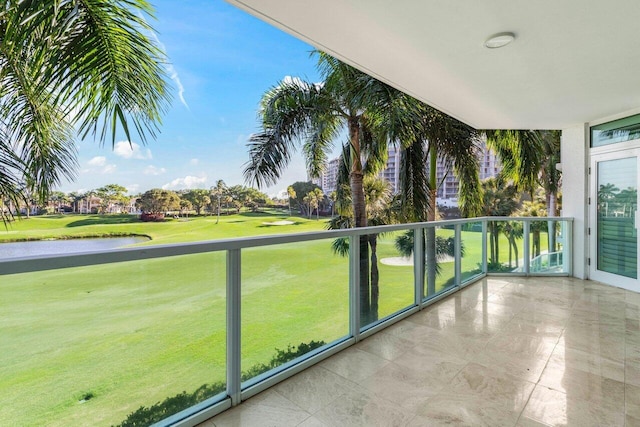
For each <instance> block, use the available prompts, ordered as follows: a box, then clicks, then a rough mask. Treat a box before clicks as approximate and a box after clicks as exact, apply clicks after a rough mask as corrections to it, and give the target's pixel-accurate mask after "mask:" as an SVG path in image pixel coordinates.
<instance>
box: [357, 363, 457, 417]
mask: <svg viewBox="0 0 640 427" xmlns="http://www.w3.org/2000/svg"><path fill="white" fill-rule="evenodd" d="M464 366H465V364H464V362H463V363H455V362H451V361H443V360H437V361H434V362H433V363H429V362H426V363H425V362H424V361H423V360H420V361H419V363H414V364H411V366H407V365H399V364H396V363H390V364H389V365H386V366H385V367H384V368H382V369H381V370H379V371H378V372H377V373H376V374H375V375H373V376H371V377H369V378H366V379H365V380H363V381H360V383H359V385H360V386H361V387H360V389H361V390H364V391H366V392H367V393H369V394H371V393H373V394H375V395H376V396H378V397H381V398H384V399H386V400H388V401H390V402H393V403H395V404H396V405H398V406H399V407H402V408H404V409H405V410H407V411H409V412H411V413H415V412H416V410H417V409H418V408H420V407H421V406H422V405H423V404H424V402H425V401H426V400H427V398H429V397H431V396H434V395H436V394H438V393H439V392H440V390H442V389H443V388H444V387H445V386H446V385H448V384H449V383H450V382H451V380H452V379H453V378H454V377H455V376H456V374H457V373H458V372H459V371H460V370H461V369H462V368H463V367H464Z"/></svg>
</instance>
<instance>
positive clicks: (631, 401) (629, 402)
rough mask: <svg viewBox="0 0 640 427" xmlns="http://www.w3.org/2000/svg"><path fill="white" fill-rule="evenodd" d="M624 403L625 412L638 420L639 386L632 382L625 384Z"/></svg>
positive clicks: (639, 412) (639, 410) (639, 404)
mask: <svg viewBox="0 0 640 427" xmlns="http://www.w3.org/2000/svg"><path fill="white" fill-rule="evenodd" d="M624 403H625V413H626V414H627V415H628V416H632V417H634V418H636V419H638V420H640V387H638V386H635V385H632V384H625V389H624ZM637 425H640V424H637Z"/></svg>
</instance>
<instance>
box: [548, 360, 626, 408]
mask: <svg viewBox="0 0 640 427" xmlns="http://www.w3.org/2000/svg"><path fill="white" fill-rule="evenodd" d="M539 384H540V385H543V386H546V387H548V388H551V389H553V390H558V391H561V392H563V393H565V394H567V395H570V396H572V397H576V398H579V399H583V400H587V401H589V402H592V403H594V404H597V405H601V404H604V403H611V402H610V401H611V400H614V401H616V402H620V401H623V400H624V393H625V390H624V383H623V382H621V381H616V380H613V379H611V378H606V377H603V376H600V375H597V374H592V373H589V372H585V371H582V370H580V369H573V368H571V367H570V366H562V365H557V364H551V363H550V364H548V365H547V367H546V368H545V370H544V371H543V372H542V376H541V377H540V382H539Z"/></svg>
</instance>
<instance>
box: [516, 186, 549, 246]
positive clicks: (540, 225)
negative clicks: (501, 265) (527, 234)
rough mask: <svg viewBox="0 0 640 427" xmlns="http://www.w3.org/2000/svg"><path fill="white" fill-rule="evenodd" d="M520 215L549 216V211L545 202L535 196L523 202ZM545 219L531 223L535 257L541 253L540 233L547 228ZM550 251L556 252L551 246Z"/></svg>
mask: <svg viewBox="0 0 640 427" xmlns="http://www.w3.org/2000/svg"><path fill="white" fill-rule="evenodd" d="M518 214H519V215H520V216H533V217H538V216H539V217H545V216H547V211H546V209H545V207H544V203H542V201H541V200H536V199H535V198H534V199H533V200H531V201H525V202H523V203H522V207H521V208H520V210H519V211H518ZM545 225H546V224H545V222H544V221H533V222H531V224H530V226H529V227H530V231H531V237H532V238H531V249H532V251H531V257H532V258H535V257H537V256H539V255H540V252H541V251H540V233H541V231H542V230H543V229H544V228H546V227H545ZM549 252H555V250H554V249H552V248H551V247H549Z"/></svg>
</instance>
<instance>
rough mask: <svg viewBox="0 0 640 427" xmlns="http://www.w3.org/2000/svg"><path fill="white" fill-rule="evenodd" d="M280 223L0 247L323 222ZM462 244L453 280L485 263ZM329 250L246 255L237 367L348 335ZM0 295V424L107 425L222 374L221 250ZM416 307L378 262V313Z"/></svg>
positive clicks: (344, 287)
mask: <svg viewBox="0 0 640 427" xmlns="http://www.w3.org/2000/svg"><path fill="white" fill-rule="evenodd" d="M282 219H287V217H286V213H283V214H282V215H279V214H241V215H232V216H228V217H222V218H221V221H220V224H216V223H215V222H216V218H215V217H198V218H189V220H171V221H167V222H164V223H141V222H138V221H137V220H135V218H134V217H129V216H95V215H91V216H78V215H62V216H49V217H34V218H30V219H28V220H22V221H17V222H14V223H12V224H10V225H9V226H8V230H7V231H1V232H0V241H2V240H20V239H29V238H36V237H45V238H51V237H62V236H66V237H70V236H87V235H108V234H114V233H115V234H141V235H147V236H149V237H151V238H152V239H153V240H152V241H150V242H148V243H144V244H161V243H176V242H187V241H196V240H207V239H220V238H231V237H242V236H251V235H261V234H274V233H293V232H305V231H313V230H322V229H324V227H325V223H324V221H322V220H320V221H316V220H315V219H311V220H307V219H304V218H299V217H293V218H288V219H290V220H292V221H294V224H293V225H286V226H267V225H265V224H264V223H266V222H274V221H278V220H282ZM438 233H439V234H441V235H443V236H449V235H452V234H453V231H452V230H440V231H439V232H438ZM394 239H395V234H394V233H390V234H387V235H384V236H381V237H380V241H379V245H378V256H379V259H383V258H387V257H397V256H398V253H397V252H396V250H395V248H394ZM463 241H464V244H465V257H464V258H463V274H466V275H471V274H472V273H473V271H475V270H476V269H477V267H478V264H479V263H480V262H481V253H482V252H481V247H480V246H481V233H478V232H463ZM330 245H331V240H330V239H327V240H319V241H313V242H303V243H296V244H286V245H279V246H275V247H261V248H253V249H247V250H244V251H243V252H242V368H243V370H246V369H247V368H249V367H251V366H253V365H254V364H256V363H265V362H266V361H268V360H269V359H270V358H271V356H272V355H273V354H274V352H275V349H276V348H278V349H286V348H287V346H288V345H298V344H300V343H301V342H309V341H311V340H316V341H317V340H323V341H325V342H331V341H333V340H336V339H339V338H341V337H343V336H345V335H347V333H348V276H349V268H348V262H347V259H346V258H341V257H339V256H336V255H333V254H332V253H331V250H330ZM506 247H507V246H506V240H505V245H504V248H506ZM502 252H503V256H504V257H506V255H507V254H506V253H505V252H506V250H503V251H502ZM505 260H506V258H505ZM452 277H453V263H452V262H445V263H442V274H441V276H440V277H439V280H438V282H439V285H438V289H441V288H442V286H443V285H444V284H445V282H447V281H448V280H449V279H451V278H452ZM0 295H1V297H0V313H2V315H1V316H0V348H2V349H3V351H2V352H0V420H3V421H2V424H6V425H51V426H69V425H107V426H108V425H111V424H117V423H119V422H121V421H122V420H123V419H124V418H125V417H126V416H127V415H128V414H129V413H131V412H132V411H134V410H136V409H137V408H139V407H140V406H143V405H144V406H149V405H152V404H154V403H156V402H158V401H161V400H163V399H165V398H166V397H169V396H173V395H176V394H178V393H180V392H182V391H187V392H191V391H193V390H195V389H196V388H198V387H199V386H200V385H202V384H204V383H212V382H215V381H221V380H224V378H225V351H226V349H225V254H224V252H220V253H212V254H199V255H188V256H181V257H173V258H161V259H154V260H147V261H136V262H126V263H119V264H110V265H98V266H92V267H82V268H74V269H65V270H55V271H46V272H40V273H29V274H21V275H8V276H0ZM412 302H413V267H412V266H392V265H385V264H383V263H380V312H379V315H380V317H384V316H387V315H389V314H392V313H394V312H396V311H397V310H400V309H403V308H405V307H407V306H409V305H410V304H412ZM86 396H90V397H91V398H90V399H89V400H86V401H84V402H83V401H82V400H83V397H86Z"/></svg>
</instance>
